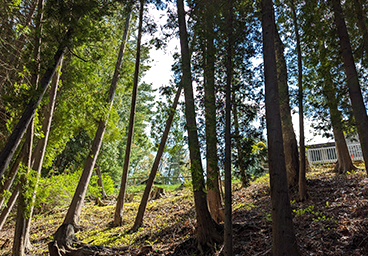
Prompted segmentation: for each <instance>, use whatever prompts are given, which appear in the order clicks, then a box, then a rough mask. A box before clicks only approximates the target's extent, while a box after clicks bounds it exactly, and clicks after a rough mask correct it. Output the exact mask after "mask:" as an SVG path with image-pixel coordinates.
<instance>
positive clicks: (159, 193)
mask: <svg viewBox="0 0 368 256" xmlns="http://www.w3.org/2000/svg"><path fill="white" fill-rule="evenodd" d="M163 197H166V194H165V190H164V189H163V188H159V187H154V188H153V189H152V191H151V193H150V200H157V199H160V198H163Z"/></svg>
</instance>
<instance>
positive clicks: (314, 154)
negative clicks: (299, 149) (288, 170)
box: [306, 136, 363, 164]
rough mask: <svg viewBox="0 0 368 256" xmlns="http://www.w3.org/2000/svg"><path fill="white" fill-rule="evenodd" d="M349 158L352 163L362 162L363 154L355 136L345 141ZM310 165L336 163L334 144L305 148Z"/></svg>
mask: <svg viewBox="0 0 368 256" xmlns="http://www.w3.org/2000/svg"><path fill="white" fill-rule="evenodd" d="M346 144H347V146H348V150H349V154H350V157H351V159H352V160H353V161H363V152H362V149H361V147H360V142H359V140H358V139H357V136H355V137H353V138H351V139H346ZM306 152H307V157H308V161H309V163H310V164H325V163H336V161H337V153H336V147H335V143H334V142H330V143H323V144H314V145H308V146H306Z"/></svg>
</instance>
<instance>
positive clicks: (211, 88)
mask: <svg viewBox="0 0 368 256" xmlns="http://www.w3.org/2000/svg"><path fill="white" fill-rule="evenodd" d="M213 15H214V2H213V1H206V2H205V31H206V32H205V37H206V38H205V39H204V40H205V42H206V46H205V49H204V53H205V56H204V59H205V64H204V68H203V69H204V105H205V126H206V159H207V191H208V193H207V201H208V208H209V211H210V213H211V216H212V218H213V219H214V220H215V221H216V222H217V223H220V222H222V221H224V218H225V215H224V210H223V206H222V198H221V195H220V184H219V176H220V170H219V167H218V156H217V136H216V135H217V131H216V120H217V118H216V96H215V51H216V49H215V47H214V43H213V41H214V31H213V22H214V16H213Z"/></svg>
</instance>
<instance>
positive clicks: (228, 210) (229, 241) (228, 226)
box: [224, 0, 234, 256]
mask: <svg viewBox="0 0 368 256" xmlns="http://www.w3.org/2000/svg"><path fill="white" fill-rule="evenodd" d="M233 8H234V1H233V0H230V1H228V2H227V5H226V9H227V10H226V21H227V28H226V34H227V37H228V42H227V46H226V48H227V49H226V51H227V58H226V106H225V113H226V114H225V120H226V121H225V230H224V242H225V245H224V252H225V255H226V256H232V255H233V221H232V207H231V205H232V195H231V87H232V80H233V62H232V58H233V47H234V46H233V44H234V34H233V15H234V14H233Z"/></svg>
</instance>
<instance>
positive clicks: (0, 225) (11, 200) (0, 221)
mask: <svg viewBox="0 0 368 256" xmlns="http://www.w3.org/2000/svg"><path fill="white" fill-rule="evenodd" d="M20 188H21V184H20V183H19V184H18V185H16V186H15V188H14V190H13V192H12V195H11V196H10V198H9V200H8V202H7V203H6V206H5V208H4V209H3V210H2V212H1V214H0V231H1V230H2V229H3V226H4V224H5V221H6V219H7V218H8V216H9V213H10V212H11V210H12V209H13V207H14V205H15V202H16V201H17V199H18V196H19V191H20Z"/></svg>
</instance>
